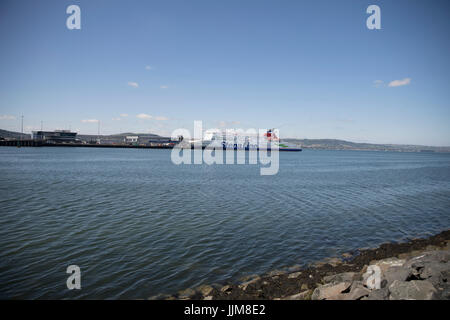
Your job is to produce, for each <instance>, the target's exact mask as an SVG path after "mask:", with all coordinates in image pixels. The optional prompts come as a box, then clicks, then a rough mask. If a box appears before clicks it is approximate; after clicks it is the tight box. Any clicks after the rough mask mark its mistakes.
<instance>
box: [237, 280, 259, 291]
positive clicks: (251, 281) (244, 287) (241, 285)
mask: <svg viewBox="0 0 450 320" xmlns="http://www.w3.org/2000/svg"><path fill="white" fill-rule="evenodd" d="M260 279H261V278H260V277H255V278H254V279H251V280H248V281H246V282H244V283H242V284H240V285H239V288H241V289H242V290H244V291H245V290H247V287H248V286H249V285H250V284H252V283H256V282H258V281H259V280H260Z"/></svg>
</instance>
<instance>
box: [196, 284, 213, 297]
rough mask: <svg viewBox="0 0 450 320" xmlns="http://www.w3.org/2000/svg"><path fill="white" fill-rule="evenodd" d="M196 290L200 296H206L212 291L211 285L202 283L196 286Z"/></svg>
mask: <svg viewBox="0 0 450 320" xmlns="http://www.w3.org/2000/svg"><path fill="white" fill-rule="evenodd" d="M197 291H198V292H200V293H201V294H202V296H204V297H206V296H208V295H209V294H210V293H211V292H212V291H213V287H211V286H208V285H202V286H200V287H198V288H197Z"/></svg>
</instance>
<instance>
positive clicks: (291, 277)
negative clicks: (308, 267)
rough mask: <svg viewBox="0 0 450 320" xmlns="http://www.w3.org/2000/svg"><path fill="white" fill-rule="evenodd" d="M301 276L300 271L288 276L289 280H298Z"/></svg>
mask: <svg viewBox="0 0 450 320" xmlns="http://www.w3.org/2000/svg"><path fill="white" fill-rule="evenodd" d="M301 274H302V273H301V272H300V271H299V272H294V273H290V274H289V275H288V278H289V279H294V278H298V277H299V276H300V275H301Z"/></svg>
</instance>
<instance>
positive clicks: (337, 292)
mask: <svg viewBox="0 0 450 320" xmlns="http://www.w3.org/2000/svg"><path fill="white" fill-rule="evenodd" d="M351 284H352V283H351V282H340V283H329V284H325V285H323V286H319V287H317V288H316V289H315V290H314V292H313V294H312V297H311V299H312V300H341V299H342V298H343V296H342V293H343V292H344V291H346V290H347V289H348V288H349V287H350V286H351Z"/></svg>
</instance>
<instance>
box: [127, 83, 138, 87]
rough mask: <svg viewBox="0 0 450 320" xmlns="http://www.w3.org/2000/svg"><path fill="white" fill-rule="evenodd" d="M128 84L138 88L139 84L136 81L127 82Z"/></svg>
mask: <svg viewBox="0 0 450 320" xmlns="http://www.w3.org/2000/svg"><path fill="white" fill-rule="evenodd" d="M128 85H129V86H130V87H133V88H138V87H139V84H138V83H137V82H128Z"/></svg>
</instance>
